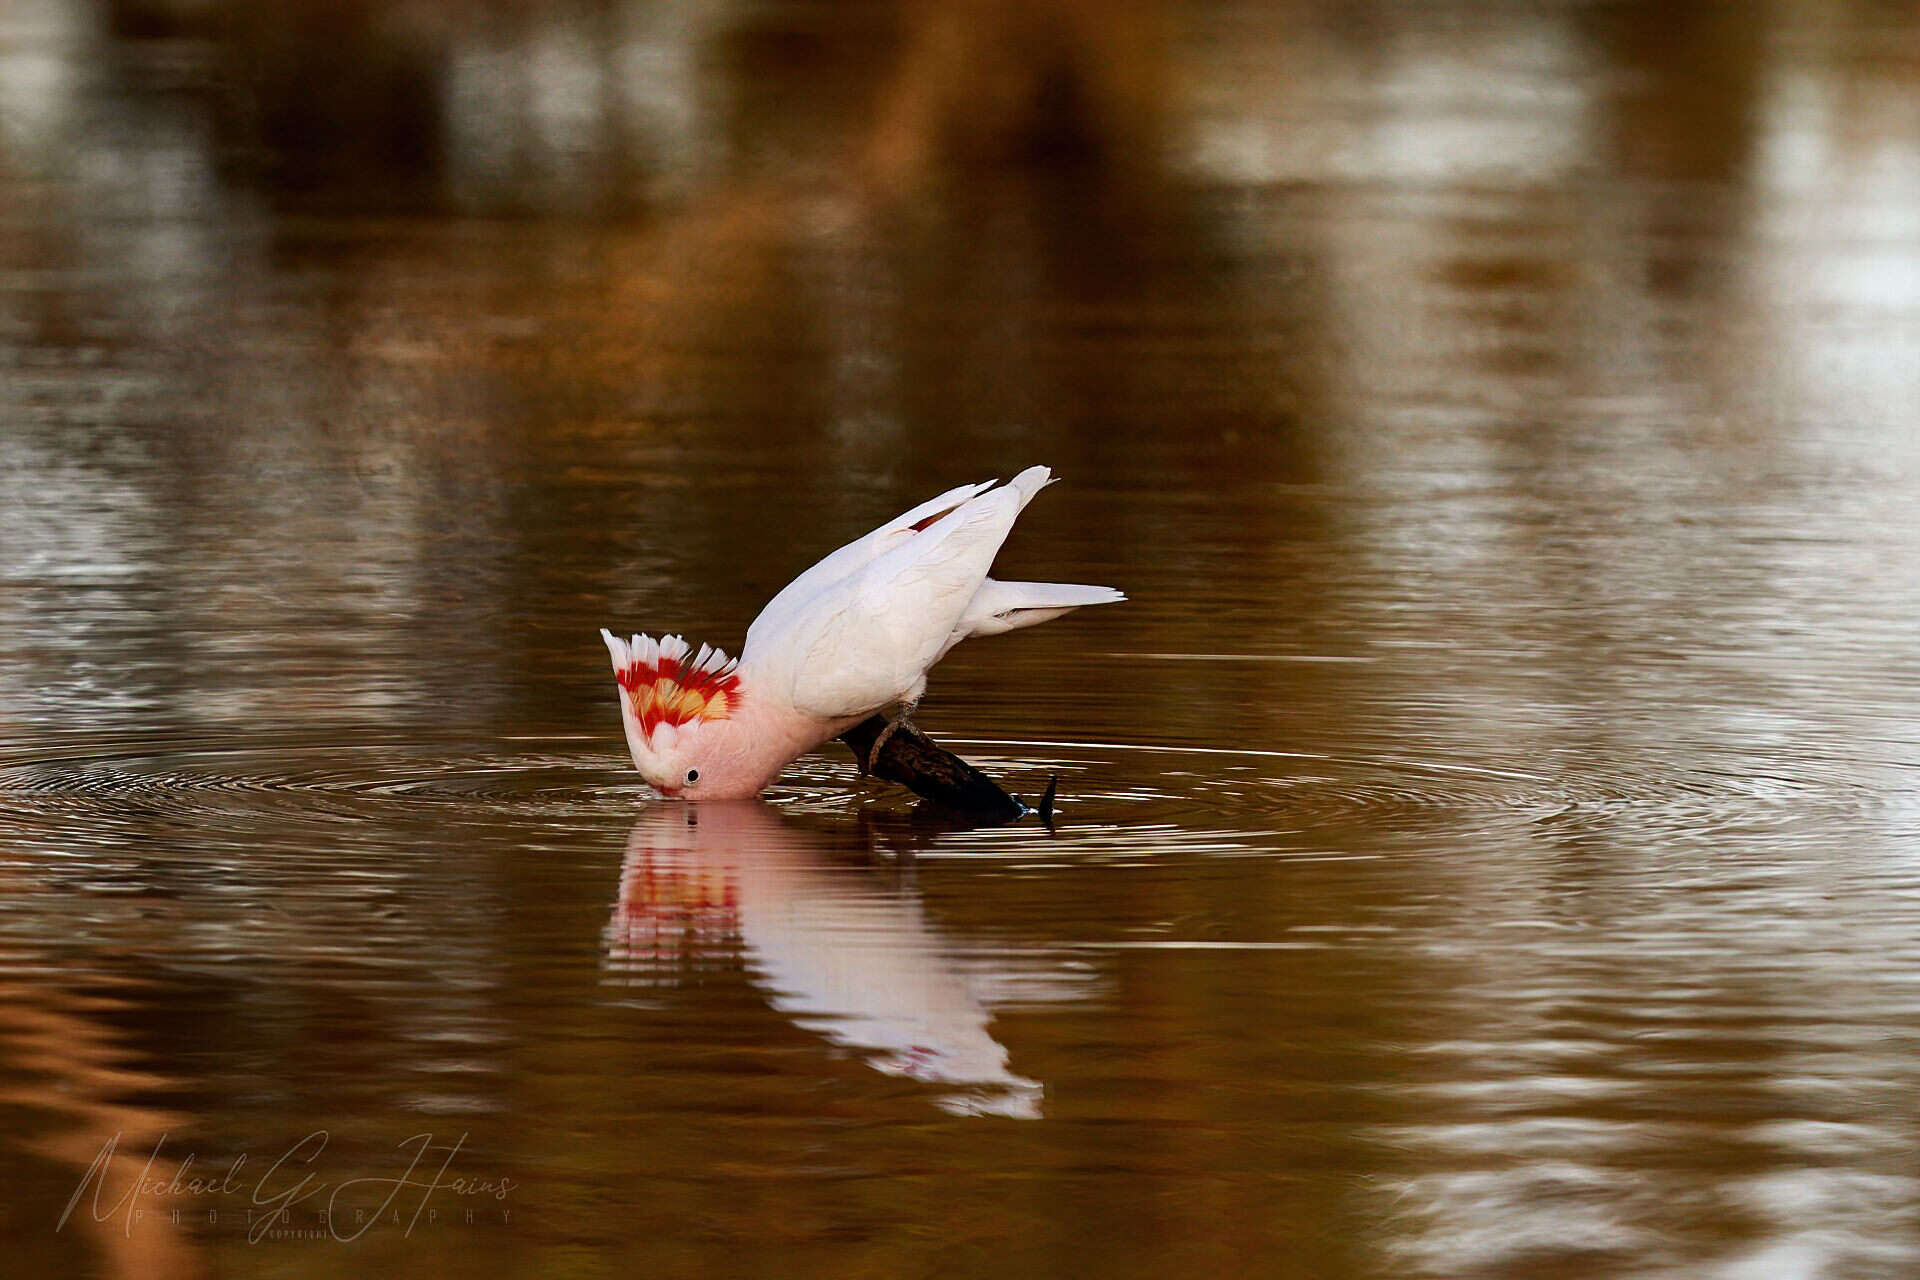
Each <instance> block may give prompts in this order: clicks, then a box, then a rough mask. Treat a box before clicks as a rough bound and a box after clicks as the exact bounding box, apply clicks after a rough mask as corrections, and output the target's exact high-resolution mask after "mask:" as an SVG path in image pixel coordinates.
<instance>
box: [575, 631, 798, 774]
mask: <svg viewBox="0 0 1920 1280" xmlns="http://www.w3.org/2000/svg"><path fill="white" fill-rule="evenodd" d="M600 638H601V639H602V640H605V641H606V642H607V655H608V656H609V657H611V658H612V659H613V678H614V680H615V681H616V682H617V683H618V684H619V686H620V720H621V723H622V724H624V725H625V726H626V730H627V747H628V749H629V750H630V751H632V753H633V766H634V768H636V769H638V770H639V771H640V776H641V777H643V778H645V779H646V780H647V782H648V783H649V784H650V785H652V786H653V787H654V789H655V790H657V791H659V792H660V793H661V794H663V795H668V796H674V797H684V798H685V799H688V800H701V799H734V798H737V797H739V796H740V795H742V794H744V795H752V794H753V793H754V792H755V791H758V790H759V788H760V785H761V783H762V782H763V781H764V779H762V778H760V777H759V776H758V775H757V774H756V775H754V776H752V777H748V776H747V775H748V774H749V773H750V772H751V770H749V769H747V768H745V767H744V762H743V761H742V760H741V759H740V758H739V756H740V751H739V748H740V747H741V745H742V744H741V743H739V742H737V741H736V740H735V739H736V737H737V736H738V735H736V734H733V733H731V732H729V730H730V729H731V728H732V727H733V724H732V721H733V717H734V715H735V713H736V712H737V711H738V710H739V709H740V705H741V691H740V677H739V675H738V674H737V671H736V668H737V667H738V666H739V662H738V660H736V659H733V658H729V657H727V655H726V654H724V653H722V652H721V651H720V650H718V649H714V648H711V647H709V646H707V645H701V646H700V651H699V652H698V653H694V652H692V650H691V649H690V648H689V646H688V644H687V642H686V641H685V640H682V639H681V638H680V637H679V636H662V637H661V638H660V639H658V640H655V639H654V638H653V637H651V636H634V637H632V638H631V639H628V640H622V639H621V638H620V637H618V636H616V635H614V634H612V633H611V632H609V631H606V630H605V629H602V630H601V632H600ZM749 787H750V789H746V788H749Z"/></svg>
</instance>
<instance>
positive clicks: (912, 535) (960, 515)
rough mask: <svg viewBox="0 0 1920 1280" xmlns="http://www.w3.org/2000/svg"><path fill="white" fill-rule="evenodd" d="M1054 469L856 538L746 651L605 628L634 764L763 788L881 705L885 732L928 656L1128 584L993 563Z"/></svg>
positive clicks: (676, 781) (809, 576) (707, 782)
mask: <svg viewBox="0 0 1920 1280" xmlns="http://www.w3.org/2000/svg"><path fill="white" fill-rule="evenodd" d="M1051 483H1052V477H1051V473H1049V472H1048V470H1047V468H1045V467H1028V468H1027V469H1026V470H1025V471H1022V472H1021V473H1020V474H1019V475H1017V476H1015V477H1014V478H1013V481H1012V483H1010V484H1007V485H1005V486H1002V487H1000V488H994V487H993V486H994V482H993V481H991V480H989V481H987V482H986V483H984V484H967V485H961V486H960V487H959V488H957V489H949V490H948V491H947V492H945V493H943V494H941V495H940V496H939V497H937V498H934V499H932V500H931V501H928V502H923V503H921V504H920V505H919V506H917V507H915V508H914V509H913V510H911V511H908V512H906V513H904V514H903V515H900V516H897V517H895V518H894V519H892V520H889V521H888V522H887V523H886V524H883V525H881V526H880V527H879V528H878V529H875V530H874V531H873V532H872V533H869V534H868V535H867V536H866V537H864V538H860V539H858V540H857V541H854V542H849V543H848V544H847V545H846V546H844V547H841V548H840V549H839V550H838V551H835V552H834V553H833V554H832V555H830V556H828V557H827V558H826V559H824V560H822V561H820V563H818V564H816V565H814V566H813V568H811V569H809V570H807V571H806V572H805V573H803V574H801V575H800V576H799V577H797V578H795V579H794V580H793V581H792V582H790V583H788V584H787V585H786V587H785V588H784V589H782V590H781V592H780V594H778V595H776V596H775V597H774V598H773V599H772V600H770V601H768V603H767V607H766V608H764V609H762V610H761V611H760V616H759V617H757V618H755V619H754V620H753V625H752V626H750V627H748V628H747V642H746V644H745V646H744V647H743V648H742V650H741V653H740V656H739V658H737V659H735V658H729V657H728V656H727V655H726V654H725V653H723V652H721V651H720V650H718V649H715V648H712V647H711V646H708V645H701V646H700V649H699V652H697V653H695V652H693V651H692V649H691V647H690V646H689V645H688V644H687V642H686V641H685V640H683V639H681V638H680V637H679V636H663V637H661V638H660V639H659V640H655V639H653V638H652V637H651V636H644V635H637V636H633V637H632V638H631V639H627V640H622V639H621V638H620V637H618V636H616V635H614V634H612V633H611V632H609V631H607V630H605V629H602V630H601V632H600V637H601V639H603V640H605V641H606V642H607V653H608V655H609V656H610V657H611V658H612V659H613V675H614V679H615V681H617V682H618V684H619V686H620V718H621V721H622V723H623V724H624V725H625V726H626V731H627V747H628V749H629V750H631V751H632V753H633V763H634V767H635V768H637V769H638V770H639V771H640V773H641V776H642V777H644V778H646V780H647V781H648V782H649V783H650V784H652V785H653V786H654V787H655V788H656V789H658V790H659V791H660V792H661V793H662V794H664V795H668V796H680V797H685V798H687V799H690V800H740V799H745V798H747V797H749V796H754V795H758V794H759V793H760V791H761V790H762V789H763V788H765V787H766V786H767V784H768V783H770V782H772V781H773V780H774V779H775V778H776V777H778V776H779V774H780V770H781V769H783V768H785V767H786V766H787V764H788V762H790V761H792V760H793V759H795V758H796V757H798V756H800V755H802V754H803V753H805V752H807V751H810V750H812V749H813V748H814V747H816V746H819V745H820V744H821V743H823V742H825V741H827V740H828V739H830V738H834V737H837V736H839V735H840V734H842V733H844V732H846V731H847V730H848V729H850V728H852V727H853V726H854V725H856V724H859V723H860V722H861V721H863V720H865V719H867V717H869V716H871V715H873V714H874V713H875V712H883V713H885V715H886V717H887V721H888V728H887V732H888V733H891V732H892V730H893V728H894V727H896V726H898V725H900V724H902V723H905V722H906V720H907V717H908V716H909V715H910V714H911V713H912V711H913V708H914V707H915V705H916V704H918V703H919V701H920V696H921V695H922V694H923V693H925V692H926V688H927V672H928V670H929V669H931V668H932V667H933V665H934V664H935V663H937V662H939V661H940V659H942V658H944V657H946V656H947V653H948V651H949V650H951V649H952V648H953V646H955V645H957V644H959V643H960V642H961V641H962V640H965V639H967V638H968V637H970V636H990V635H998V634H999V633H1000V632H1002V631H1012V630H1014V629H1015V628H1018V627H1030V626H1032V625H1034V624H1035V623H1038V622H1046V621H1047V620H1048V619H1051V618H1057V617H1059V616H1060V615H1061V614H1063V613H1066V612H1068V611H1070V610H1073V609H1078V608H1080V607H1081V606H1082V605H1089V604H1111V603H1113V602H1115V601H1119V600H1124V599H1126V597H1125V596H1124V595H1122V594H1121V593H1120V592H1118V591H1115V590H1114V589H1113V588H1111V587H1089V586H1081V585H1078V584H1074V583H1060V582H997V581H995V580H994V579H992V578H989V577H988V576H987V570H988V569H989V568H991V567H992V565H993V558H994V556H995V555H996V554H998V552H999V550H1000V544H1001V543H1002V542H1005V541H1006V538H1007V533H1008V532H1009V531H1010V530H1011V529H1012V528H1013V522H1014V520H1015V519H1017V518H1018V517H1019V515H1020V512H1021V511H1022V510H1023V509H1025V507H1026V505H1027V503H1029V502H1031V501H1032V500H1033V496H1034V495H1035V494H1037V493H1039V492H1040V490H1042V489H1044V488H1046V487H1047V485H1049V484H1051ZM885 740H886V735H885V734H883V735H882V736H881V738H880V739H879V740H877V741H876V742H875V743H874V745H873V747H872V749H871V751H870V752H869V762H871V760H872V759H874V758H877V756H878V754H879V750H880V748H881V747H882V746H883V745H884V744H885Z"/></svg>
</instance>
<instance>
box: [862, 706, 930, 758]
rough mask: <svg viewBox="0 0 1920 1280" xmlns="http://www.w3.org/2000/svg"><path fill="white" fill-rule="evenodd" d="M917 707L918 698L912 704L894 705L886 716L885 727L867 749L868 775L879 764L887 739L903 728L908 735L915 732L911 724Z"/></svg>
mask: <svg viewBox="0 0 1920 1280" xmlns="http://www.w3.org/2000/svg"><path fill="white" fill-rule="evenodd" d="M919 705H920V700H919V699H918V698H916V699H914V700H913V701H912V702H898V703H895V704H894V706H893V707H892V708H891V710H890V712H889V714H888V715H887V727H886V728H884V729H882V730H881V731H880V733H879V735H878V736H877V737H875V738H874V740H873V745H872V746H870V747H868V748H867V772H868V773H872V772H873V769H874V766H875V765H876V764H878V763H879V762H880V750H881V748H882V747H885V746H886V745H887V739H888V738H891V737H892V736H893V735H894V734H896V733H898V732H899V731H900V730H901V729H902V728H903V727H904V728H905V729H906V730H907V731H908V732H910V733H911V732H917V730H916V729H915V726H914V723H913V709H914V708H915V707H917V706H919Z"/></svg>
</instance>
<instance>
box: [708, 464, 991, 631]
mask: <svg viewBox="0 0 1920 1280" xmlns="http://www.w3.org/2000/svg"><path fill="white" fill-rule="evenodd" d="M993 484H994V482H993V481H991V480H984V481H982V482H980V483H979V484H963V485H961V486H960V487H959V488H957V489H949V490H947V491H946V492H945V493H943V494H941V495H940V496H939V497H937V498H930V499H928V500H927V501H925V502H923V503H921V504H920V505H919V506H917V507H915V508H914V509H913V510H911V511H906V512H902V513H901V514H900V515H897V516H895V517H894V518H893V519H891V520H889V521H887V522H886V523H885V524H883V525H881V526H880V527H879V528H878V529H875V530H874V531H873V532H872V533H869V534H867V535H866V536H865V537H861V538H856V539H854V540H853V541H852V542H849V543H848V544H847V545H846V546H844V547H841V548H840V549H839V550H838V551H835V552H833V553H831V554H830V555H828V556H826V557H825V558H824V559H822V560H821V561H820V562H819V563H818V564H816V565H814V566H813V567H812V568H811V569H808V570H807V571H806V572H805V573H803V574H801V575H800V576H799V577H797V578H795V579H794V580H793V581H792V582H789V583H788V584H787V585H786V586H784V587H782V588H781V589H780V594H778V595H776V596H775V597H774V598H773V599H771V600H769V601H767V604H766V607H765V608H763V609H762V610H760V615H759V616H758V617H756V618H755V619H754V620H753V624H752V625H751V626H749V627H748V628H747V639H746V643H745V644H744V645H743V646H742V647H741V650H740V653H741V657H742V659H743V660H744V659H745V657H746V656H747V655H748V654H750V653H752V652H753V651H754V649H755V648H756V644H755V642H756V641H758V647H759V648H761V649H765V648H767V647H768V646H769V645H770V644H772V645H777V644H778V643H779V642H780V637H781V636H782V635H784V634H785V633H786V632H787V631H788V629H789V628H790V627H791V626H792V624H793V620H794V618H795V616H796V615H797V614H798V613H799V612H800V611H801V610H802V609H803V608H804V607H805V606H806V605H807V603H808V602H809V601H811V600H812V599H813V597H814V596H816V595H818V594H820V593H821V592H822V591H824V590H826V589H828V588H830V587H832V586H834V585H835V584H836V583H838V582H840V581H842V580H843V579H845V578H848V577H850V576H851V575H853V574H855V573H858V572H859V571H860V570H862V569H864V568H866V567H867V566H868V565H869V564H871V563H873V561H874V560H875V559H877V558H878V557H880V556H882V555H885V554H886V553H887V552H888V551H891V550H892V549H893V548H895V547H897V546H899V545H900V544H901V543H903V542H905V541H907V539H909V538H911V537H913V536H914V535H915V534H916V533H917V532H919V529H920V528H921V527H924V526H926V525H927V524H929V523H930V522H931V521H934V520H937V519H939V518H940V517H941V516H943V515H945V514H946V513H947V512H949V511H952V510H953V509H954V508H956V507H958V506H960V505H961V504H963V503H965V502H966V501H967V500H968V499H970V498H974V497H977V496H978V495H979V494H980V493H981V492H982V491H984V490H987V489H991V488H992V487H993Z"/></svg>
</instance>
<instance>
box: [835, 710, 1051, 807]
mask: <svg viewBox="0 0 1920 1280" xmlns="http://www.w3.org/2000/svg"><path fill="white" fill-rule="evenodd" d="M886 727H887V722H886V720H885V718H884V717H881V716H871V717H869V718H867V719H866V720H863V721H861V722H860V723H859V724H857V725H855V726H854V727H853V728H851V729H849V730H847V731H846V732H845V733H843V734H841V735H840V741H842V742H844V743H846V744H847V746H848V747H849V748H850V749H851V750H852V751H853V755H854V759H855V760H857V761H859V762H860V767H861V769H862V770H863V771H864V770H866V769H867V757H868V755H869V754H870V753H871V752H872V751H873V744H874V742H875V741H876V740H877V739H878V738H879V737H880V731H881V730H883V729H885V728H886ZM871 772H872V774H873V776H874V777H876V778H885V779H886V780H887V781H888V782H897V783H899V784H900V785H901V786H903V787H905V788H907V789H908V790H909V791H911V792H913V793H914V794H915V795H917V796H920V797H922V798H923V799H926V800H931V801H933V802H934V803H935V804H937V805H940V806H942V807H943V808H947V809H951V810H953V811H954V812H955V813H957V814H964V815H965V816H966V817H968V818H971V819H974V820H975V821H979V822H995V823H998V822H1012V821H1014V820H1016V819H1018V818H1022V817H1025V816H1026V813H1027V807H1026V806H1025V805H1023V804H1021V803H1020V802H1019V801H1018V800H1016V799H1014V798H1013V797H1012V796H1010V795H1008V794H1007V793H1006V792H1005V791H1003V790H1001V789H1000V785H999V784H998V783H996V782H995V781H994V780H993V779H992V778H989V777H988V776H987V775H986V774H984V773H982V772H980V771H979V770H978V769H976V768H974V767H973V766H972V765H970V764H968V763H967V762H966V761H965V760H962V759H961V758H960V757H959V756H956V755H954V754H953V752H951V751H948V750H946V749H945V748H944V747H941V746H939V745H937V744H936V743H935V742H934V741H933V739H932V738H929V737H928V736H927V735H926V734H924V733H922V732H920V731H919V730H918V729H916V728H913V727H912V726H911V725H902V726H901V727H900V729H899V730H898V731H897V732H895V733H894V735H893V736H892V737H890V738H888V739H887V741H886V745H884V746H882V747H881V748H880V756H879V758H878V759H877V760H875V761H874V762H873V767H872V769H871Z"/></svg>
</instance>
